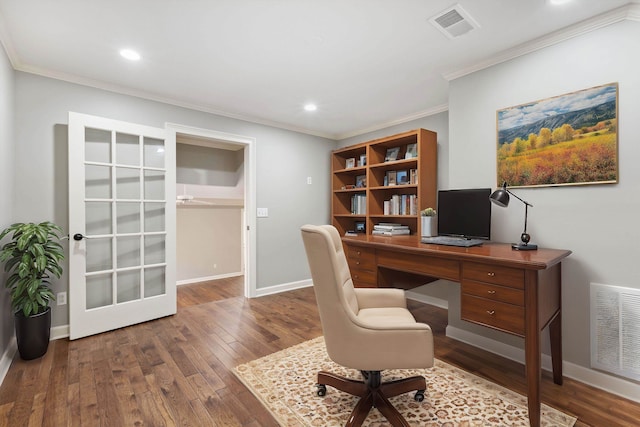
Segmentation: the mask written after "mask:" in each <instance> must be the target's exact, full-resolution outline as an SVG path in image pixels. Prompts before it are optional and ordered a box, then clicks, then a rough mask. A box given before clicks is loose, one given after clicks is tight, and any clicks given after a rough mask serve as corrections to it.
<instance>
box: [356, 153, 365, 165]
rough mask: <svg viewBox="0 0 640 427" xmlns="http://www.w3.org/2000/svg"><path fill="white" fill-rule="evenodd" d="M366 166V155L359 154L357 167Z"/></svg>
mask: <svg viewBox="0 0 640 427" xmlns="http://www.w3.org/2000/svg"><path fill="white" fill-rule="evenodd" d="M364 166H367V155H366V154H360V158H359V159H358V167H364Z"/></svg>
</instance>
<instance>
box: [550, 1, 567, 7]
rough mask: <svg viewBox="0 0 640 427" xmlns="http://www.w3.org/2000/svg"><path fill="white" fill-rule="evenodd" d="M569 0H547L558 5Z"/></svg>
mask: <svg viewBox="0 0 640 427" xmlns="http://www.w3.org/2000/svg"><path fill="white" fill-rule="evenodd" d="M570 1H571V0H549V3H550V4H552V5H554V6H557V5H560V4H565V3H569V2H570Z"/></svg>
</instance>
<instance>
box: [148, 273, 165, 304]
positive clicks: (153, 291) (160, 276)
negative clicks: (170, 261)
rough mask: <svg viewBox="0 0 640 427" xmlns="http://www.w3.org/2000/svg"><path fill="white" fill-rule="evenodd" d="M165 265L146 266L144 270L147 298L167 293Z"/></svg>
mask: <svg viewBox="0 0 640 427" xmlns="http://www.w3.org/2000/svg"><path fill="white" fill-rule="evenodd" d="M164 277H165V276H164V267H153V268H146V269H145V270H144V296H145V298H148V297H154V296H156V295H163V294H164V293H165V279H164Z"/></svg>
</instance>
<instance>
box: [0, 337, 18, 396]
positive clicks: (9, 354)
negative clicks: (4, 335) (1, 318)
mask: <svg viewBox="0 0 640 427" xmlns="http://www.w3.org/2000/svg"><path fill="white" fill-rule="evenodd" d="M17 351H18V345H17V344H16V337H15V336H14V337H11V339H10V340H9V345H7V349H6V350H5V351H4V354H3V355H2V358H0V385H2V382H3V381H4V377H5V376H6V375H7V372H9V368H10V367H11V362H12V361H13V356H15V354H16V352H17Z"/></svg>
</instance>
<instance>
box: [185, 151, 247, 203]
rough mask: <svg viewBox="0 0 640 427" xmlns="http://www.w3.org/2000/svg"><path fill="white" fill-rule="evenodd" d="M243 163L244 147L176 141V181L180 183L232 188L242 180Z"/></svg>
mask: <svg viewBox="0 0 640 427" xmlns="http://www.w3.org/2000/svg"><path fill="white" fill-rule="evenodd" d="M243 163H244V151H243V150H237V151H231V150H223V149H220V148H211V147H201V146H199V145H192V144H177V147H176V181H177V182H178V183H179V184H197V185H216V186H223V187H235V186H237V185H238V183H239V182H240V181H241V180H242V176H243V174H244V168H243ZM178 194H179V193H178Z"/></svg>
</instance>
